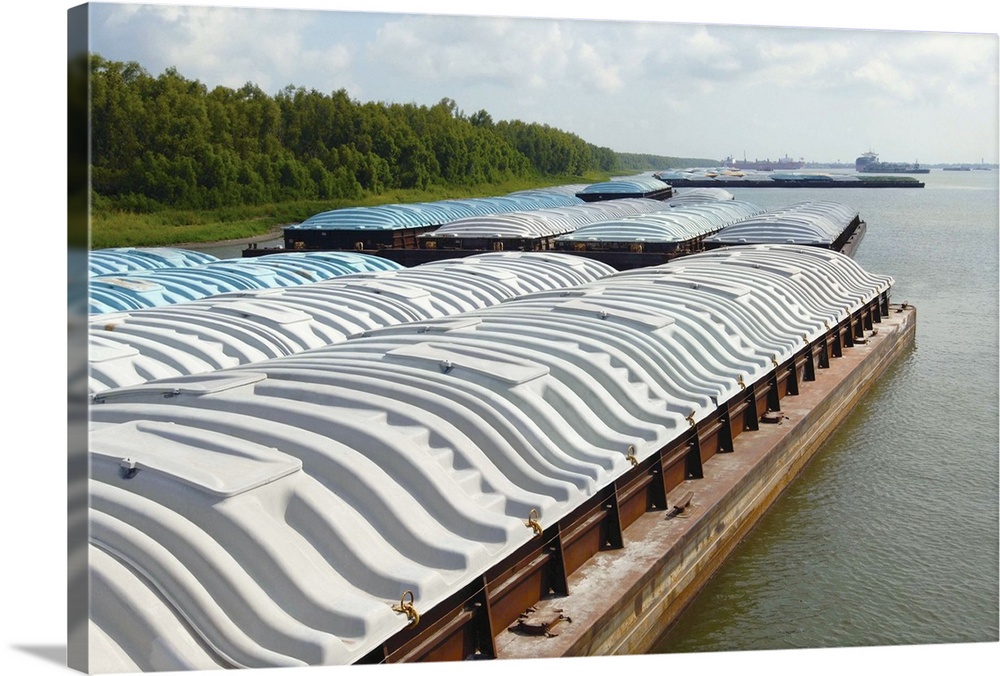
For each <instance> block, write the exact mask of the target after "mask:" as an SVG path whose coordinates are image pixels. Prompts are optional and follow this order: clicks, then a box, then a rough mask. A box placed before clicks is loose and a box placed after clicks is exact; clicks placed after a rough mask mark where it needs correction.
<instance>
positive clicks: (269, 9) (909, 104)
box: [90, 0, 998, 163]
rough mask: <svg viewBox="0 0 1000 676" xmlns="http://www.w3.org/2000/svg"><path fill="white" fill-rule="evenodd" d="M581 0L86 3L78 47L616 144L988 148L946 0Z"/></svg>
mask: <svg viewBox="0 0 1000 676" xmlns="http://www.w3.org/2000/svg"><path fill="white" fill-rule="evenodd" d="M466 4H469V5H472V4H473V3H466ZM589 4H593V3H567V2H546V1H538V2H534V3H528V2H507V3H504V6H503V8H502V9H499V8H493V9H491V10H490V11H491V12H492V13H493V15H492V16H489V17H484V16H474V15H473V16H470V15H469V14H470V13H475V12H477V11H479V12H481V11H482V10H481V9H478V10H477V9H475V8H473V9H470V8H468V7H464V6H463V5H462V4H461V3H457V2H428V1H422V2H409V3H406V2H382V1H379V0H369V1H368V2H333V1H327V2H309V1H308V0H302V1H300V2H295V3H286V2H270V3H262V2H254V1H253V0H250V1H249V2H241V3H239V6H236V5H235V3H227V2H222V3H199V2H194V3H190V4H188V5H179V4H176V3H169V4H144V5H127V4H104V3H96V4H92V14H91V17H92V23H91V46H90V48H91V50H92V51H94V52H97V53H99V54H101V55H102V56H104V57H106V58H109V59H112V60H116V61H137V62H139V63H140V64H141V65H142V66H143V67H144V68H146V70H147V71H149V72H150V73H151V74H153V75H157V74H159V73H161V72H163V70H164V69H165V68H167V67H170V66H173V67H176V68H177V69H178V71H179V72H180V73H181V74H182V75H184V76H185V77H188V78H190V79H197V80H199V81H201V82H203V83H204V84H206V85H207V86H209V87H214V86H216V85H223V86H228V87H239V86H241V85H242V84H244V83H246V82H253V83H255V84H257V85H259V86H260V87H261V88H262V89H263V90H264V91H266V92H267V93H269V94H274V93H276V92H278V91H279V90H280V89H282V88H283V87H285V86H287V85H293V86H296V87H305V88H306V89H315V90H318V91H320V92H324V93H329V92H332V91H335V90H337V89H341V88H343V89H346V90H347V91H348V93H349V94H350V96H351V97H352V98H354V99H357V100H359V101H390V102H401V103H408V102H414V103H418V104H427V105H432V104H434V103H436V102H437V101H439V100H440V99H442V98H444V97H447V98H451V99H453V100H454V101H455V102H456V103H457V105H458V108H459V109H460V110H462V111H464V112H466V113H473V112H475V111H477V110H480V109H485V110H487V111H488V112H489V113H490V114H491V115H492V116H493V118H494V119H496V120H504V119H506V120H510V119H520V120H523V121H526V122H540V123H545V124H550V125H552V126H554V127H558V128H560V129H564V130H567V131H571V132H573V133H576V134H578V135H580V136H581V137H583V138H584V139H585V140H587V141H589V142H592V143H595V144H597V145H601V146H608V147H611V148H613V149H614V150H618V151H623V152H641V153H652V154H659V155H677V156H698V157H711V158H719V159H721V158H723V157H725V156H726V155H728V154H732V155H734V156H736V157H743V156H746V157H748V158H750V159H753V158H761V159H763V158H765V157H769V158H776V157H778V156H780V155H784V154H788V155H791V156H794V157H802V158H804V159H806V160H812V161H820V162H822V161H837V160H840V161H853V159H854V158H855V157H856V156H857V155H858V154H860V153H862V152H864V151H866V150H869V149H871V150H875V151H876V152H878V153H879V154H880V155H881V156H882V158H883V159H886V160H894V161H920V162H923V163H936V162H975V161H979V160H980V159H985V160H986V161H987V162H996V161H997V159H998V157H997V154H998V153H997V145H998V141H997V127H998V121H997V119H998V118H997V116H998V113H997V92H998V81H997V78H998V76H997V72H998V52H997V50H998V41H997V35H996V28H995V24H994V26H993V27H991V25H990V23H989V17H988V16H980V17H974V16H971V15H963V14H962V12H961V8H962V4H963V3H962V2H958V3H949V4H948V8H949V10H950V13H949V14H948V15H947V16H944V15H940V16H937V15H935V13H933V12H930V13H926V12H925V14H924V15H923V18H921V17H922V15H921V14H920V12H919V11H915V12H914V13H907V14H905V15H882V14H880V13H878V12H877V11H861V10H862V9H863V8H864V3H859V2H853V1H851V0H848V1H846V2H844V3H843V4H838V8H839V10H838V13H837V14H835V15H833V14H831V15H830V16H828V17H824V16H822V15H817V14H815V13H812V14H810V13H808V12H804V11H802V9H801V8H795V9H792V10H789V8H790V7H792V4H791V3H783V2H777V3H768V6H767V7H761V4H762V3H750V4H751V5H752V7H747V6H746V5H747V4H748V3H744V4H743V5H740V4H739V3H735V2H733V3H729V2H716V3H712V4H711V10H709V11H706V9H705V6H704V5H703V7H702V8H701V9H700V10H699V9H697V8H688V9H686V10H685V9H684V8H678V7H676V3H633V4H632V5H631V6H624V5H623V6H620V7H618V6H612V5H611V3H604V4H603V5H601V6H600V7H589V6H587V5H589ZM783 6H784V9H783V10H782V7H783ZM969 6H971V3H970V5H969ZM475 7H478V5H475ZM852 8H853V11H852ZM914 9H916V8H914ZM359 10H364V11H359ZM779 10H780V11H779ZM942 11H943V8H941V7H939V8H938V13H939V14H940V13H941V12H942ZM500 14H504V15H506V16H500ZM740 21H744V22H746V21H753V22H757V23H764V24H772V25H770V26H766V25H756V26H754V25H738V24H739V22H740ZM722 22H727V23H729V24H737V25H726V24H724V23H722ZM921 22H922V23H921ZM776 24H786V25H776ZM802 26H805V27H804V28H803V27H802ZM930 27H935V28H939V29H940V30H941V31H942V32H931V31H930V30H929V28H930ZM890 28H892V29H893V30H888V29H890ZM955 31H963V32H961V33H959V32H955ZM974 31H982V33H979V34H977V33H975V32H974Z"/></svg>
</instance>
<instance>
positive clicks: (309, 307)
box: [89, 253, 614, 393]
mask: <svg viewBox="0 0 1000 676" xmlns="http://www.w3.org/2000/svg"><path fill="white" fill-rule="evenodd" d="M288 255H291V254H278V255H277V256H276V257H277V258H280V257H282V256H288ZM613 272H614V270H613V269H612V268H611V267H609V266H607V265H605V264H604V263H600V262H598V261H592V260H588V259H584V258H579V257H576V256H569V255H566V254H556V253H523V254H520V253H488V254H480V255H476V256H470V257H468V258H461V259H454V260H444V261H439V262H436V263H427V264H424V265H420V266H417V267H414V268H403V269H398V270H394V271H386V272H379V273H371V274H360V275H352V276H350V277H346V276H345V277H338V278H334V279H330V280H328V281H323V282H319V283H315V284H308V285H302V286H297V287H287V288H283V289H275V290H266V291H250V292H246V293H230V294H223V295H219V296H213V297H211V298H205V299H201V300H195V301H191V302H188V303H183V304H179V305H171V306H167V307H161V308H151V309H140V310H135V311H132V312H128V313H108V314H102V315H97V316H92V317H91V321H90V326H89V329H90V333H89V360H90V379H89V391H90V392H91V393H94V392H100V391H103V390H106V389H111V388H115V387H124V386H129V385H137V384H141V383H144V382H147V381H150V380H157V379H160V378H168V377H173V376H179V375H189V374H195V373H207V372H209V371H214V370H217V369H221V368H226V367H229V366H236V365H238V364H249V363H254V362H259V361H263V360H265V359H270V358H273V357H279V356H283V355H288V354H294V353H297V352H301V351H303V350H307V349H311V348H315V347H322V346H325V345H330V344H333V343H337V342H341V341H343V340H345V339H346V338H347V337H348V336H351V335H354V334H357V333H360V332H363V331H367V330H370V329H375V328H380V327H383V326H392V325H395V324H399V323H403V322H409V321H417V320H422V319H432V318H435V317H445V316H450V315H455V314H459V313H461V312H465V311H468V310H475V309H479V308H483V307H489V306H490V305H496V304H497V303H500V302H502V301H505V300H508V299H510V298H514V297H516V296H519V295H524V294H527V293H534V292H538V291H549V290H552V289H559V288H567V287H572V286H577V285H579V284H583V283H586V282H590V281H593V280H595V279H599V278H600V277H603V276H606V275H609V274H611V273H613Z"/></svg>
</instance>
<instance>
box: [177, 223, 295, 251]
mask: <svg viewBox="0 0 1000 676" xmlns="http://www.w3.org/2000/svg"><path fill="white" fill-rule="evenodd" d="M284 227H285V226H284V225H279V226H278V227H277V228H276V229H275V230H273V231H271V232H269V233H265V234H263V235H255V236H253V237H238V238H236V239H220V240H215V241H212V242H184V243H182V244H163V245H160V246H173V247H177V248H179V249H210V248H214V247H219V246H236V245H239V244H259V243H260V242H267V241H270V240H272V239H282V238H283V233H284Z"/></svg>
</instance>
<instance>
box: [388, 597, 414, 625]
mask: <svg viewBox="0 0 1000 676" xmlns="http://www.w3.org/2000/svg"><path fill="white" fill-rule="evenodd" d="M407 594H409V596H410V600H409V601H407V600H406V596H407ZM413 600H414V599H413V592H412V591H410V590H409V589H407V590H406V591H405V592H403V595H402V596H401V597H400V599H399V605H398V606H393V607H392V609H393V610H395V611H396V612H397V613H406V617H407V619H408V620H409V621H410V626H411V627H415V626H417V625H418V624H420V613H418V612H417V609H416V608H415V607H414V606H413Z"/></svg>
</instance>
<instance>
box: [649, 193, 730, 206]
mask: <svg viewBox="0 0 1000 676" xmlns="http://www.w3.org/2000/svg"><path fill="white" fill-rule="evenodd" d="M733 199H736V197H735V196H734V195H733V193H731V192H729V191H728V190H724V189H723V188H686V189H681V190H675V191H674V192H673V195H672V196H671V197H670V198H669V199H667V200H666V202H667V204H669V205H670V206H672V207H681V206H688V205H691V204H700V203H702V202H719V201H727V200H733Z"/></svg>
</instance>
